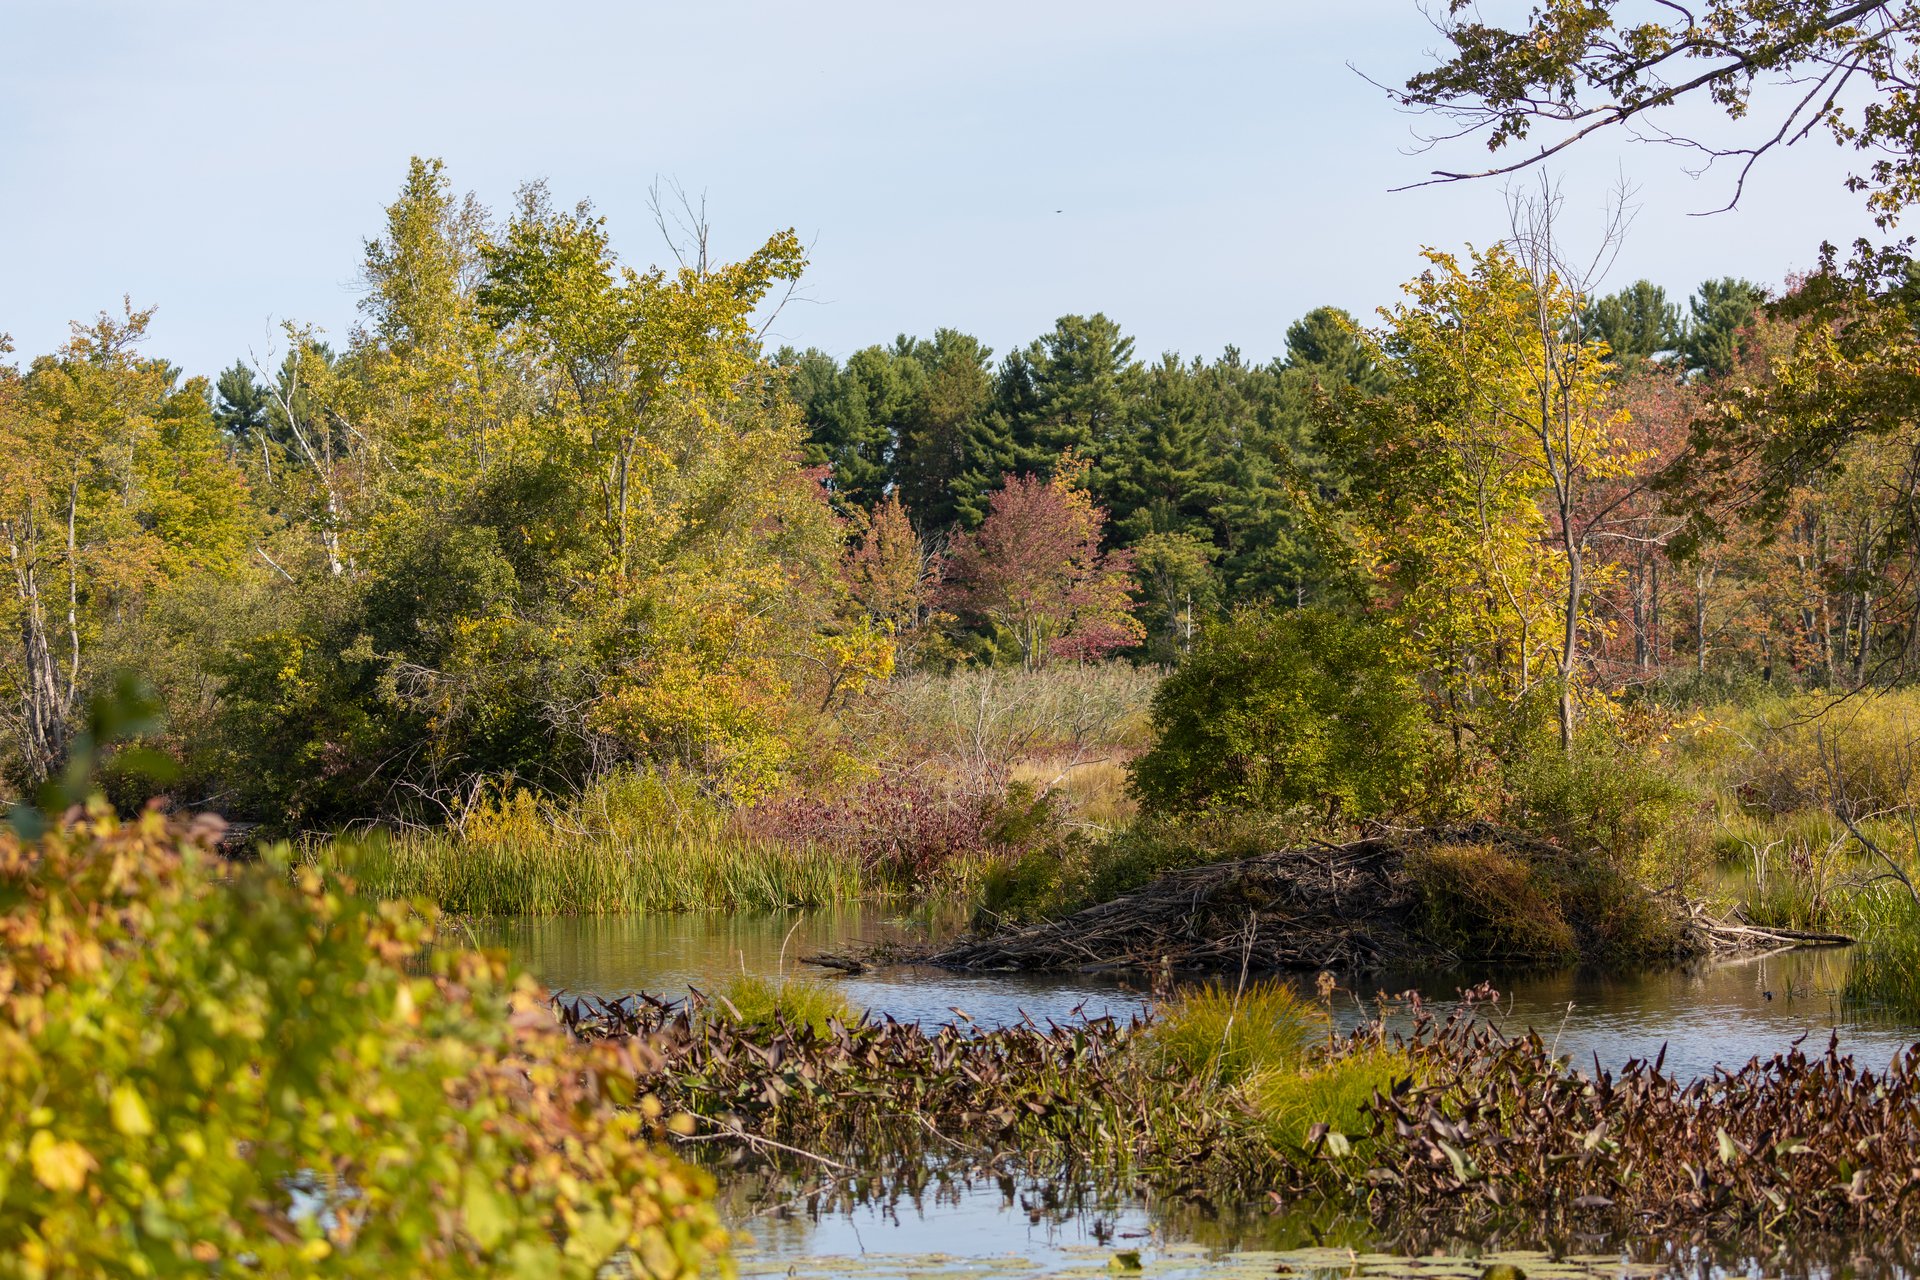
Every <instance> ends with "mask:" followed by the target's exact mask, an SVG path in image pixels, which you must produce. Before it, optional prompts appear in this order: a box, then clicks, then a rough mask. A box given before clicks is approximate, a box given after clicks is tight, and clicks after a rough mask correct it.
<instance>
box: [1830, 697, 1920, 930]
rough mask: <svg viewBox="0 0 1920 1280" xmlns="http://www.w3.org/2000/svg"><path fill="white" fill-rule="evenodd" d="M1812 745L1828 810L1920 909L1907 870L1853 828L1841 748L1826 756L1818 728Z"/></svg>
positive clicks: (1919, 894) (1910, 818) (1918, 894)
mask: <svg viewBox="0 0 1920 1280" xmlns="http://www.w3.org/2000/svg"><path fill="white" fill-rule="evenodd" d="M1813 746H1814V750H1815V751H1816V752H1818V753H1819V756H1820V768H1821V769H1822V771H1824V772H1825V773H1826V775H1827V800H1828V807H1829V808H1830V809H1832V810H1833V815H1834V816H1835V817H1836V818H1838V819H1840V821H1841V823H1842V824H1843V825H1845V827H1846V828H1847V831H1848V833H1849V834H1851V835H1852V836H1853V838H1854V839H1855V840H1858V841H1859V842H1860V847H1861V848H1863V849H1865V850H1866V851H1867V852H1868V853H1871V854H1872V855H1873V856H1874V857H1876V858H1878V859H1880V861H1882V862H1884V863H1886V864H1887V870H1888V871H1890V872H1892V873H1893V877H1894V879H1896V880H1898V881H1899V882H1900V883H1901V884H1903V885H1905V886H1906V887H1907V896H1908V897H1910V898H1912V899H1913V903H1914V905H1915V906H1917V907H1920V889H1915V888H1914V885H1913V880H1912V878H1911V877H1909V876H1908V875H1907V873H1906V870H1905V868H1903V867H1902V866H1901V865H1900V864H1899V863H1898V862H1895V861H1894V860H1893V856H1892V855H1891V854H1889V853H1888V852H1887V851H1886V850H1885V849H1882V848H1881V847H1880V846H1879V845H1877V844H1875V843H1874V842H1873V841H1872V840H1870V839H1868V838H1867V836H1866V833H1865V832H1863V831H1861V830H1860V828H1859V827H1857V826H1855V825H1854V822H1853V818H1852V817H1851V816H1850V815H1849V814H1848V813H1847V808H1848V806H1847V803H1846V801H1845V799H1844V798H1843V797H1842V795H1841V792H1840V771H1839V763H1838V762H1839V759H1840V748H1838V747H1835V748H1834V749H1833V757H1832V759H1829V758H1828V756H1827V742H1826V736H1825V734H1824V732H1823V731H1822V730H1819V729H1815V730H1814V731H1813ZM1909 809H1911V807H1909ZM1907 821H1908V824H1909V825H1910V826H1911V825H1912V824H1913V822H1914V818H1913V815H1912V813H1911V811H1909V814H1908V818H1907ZM1916 835H1920V830H1917V831H1916Z"/></svg>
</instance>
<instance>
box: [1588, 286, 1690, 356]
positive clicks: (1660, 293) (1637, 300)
mask: <svg viewBox="0 0 1920 1280" xmlns="http://www.w3.org/2000/svg"><path fill="white" fill-rule="evenodd" d="M1580 326H1581V328H1582V329H1583V330H1585V332H1586V336H1587V337H1588V338H1600V339H1603V340H1604V341H1605V342H1606V344H1607V348H1608V350H1609V351H1610V352H1611V353H1612V357H1613V362H1614V363H1615V364H1617V365H1618V366H1620V368H1621V369H1623V370H1631V369H1633V368H1634V367H1635V366H1637V365H1638V364H1640V362H1641V361H1643V360H1648V359H1651V358H1652V357H1654V356H1657V355H1659V354H1660V353H1661V352H1663V351H1673V350H1676V349H1677V348H1679V347H1680V345H1681V343H1682V342H1683V341H1684V336H1685V329H1684V326H1683V325H1682V324H1681V322H1680V308H1679V307H1677V306H1675V305H1674V304H1673V303H1671V302H1668V301H1667V291H1666V290H1665V289H1662V288H1661V287H1660V286H1659V285H1656V284H1653V283H1651V282H1650V281H1646V280H1636V281H1634V283H1632V284H1631V285H1629V286H1627V287H1626V288H1624V289H1622V290H1620V291H1619V292H1618V293H1614V294H1609V295H1608V296H1606V297H1604V298H1595V299H1594V300H1593V301H1591V302H1589V303H1588V304H1587V305H1586V306H1585V307H1584V308H1582V310H1581V315H1580Z"/></svg>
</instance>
